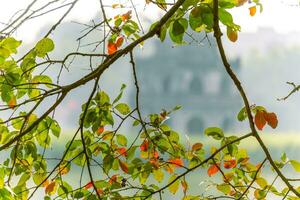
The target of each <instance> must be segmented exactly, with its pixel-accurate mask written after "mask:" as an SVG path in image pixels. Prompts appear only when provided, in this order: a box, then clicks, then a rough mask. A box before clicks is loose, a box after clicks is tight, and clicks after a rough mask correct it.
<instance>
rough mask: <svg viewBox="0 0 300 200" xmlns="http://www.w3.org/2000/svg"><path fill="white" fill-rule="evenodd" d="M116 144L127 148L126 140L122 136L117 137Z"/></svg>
mask: <svg viewBox="0 0 300 200" xmlns="http://www.w3.org/2000/svg"><path fill="white" fill-rule="evenodd" d="M117 142H118V144H119V145H121V146H127V138H126V137H125V136H124V135H120V134H118V135H117Z"/></svg>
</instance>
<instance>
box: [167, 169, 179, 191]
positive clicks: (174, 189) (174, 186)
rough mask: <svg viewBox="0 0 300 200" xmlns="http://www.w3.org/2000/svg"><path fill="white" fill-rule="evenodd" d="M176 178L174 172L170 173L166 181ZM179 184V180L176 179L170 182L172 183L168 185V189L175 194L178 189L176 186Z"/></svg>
mask: <svg viewBox="0 0 300 200" xmlns="http://www.w3.org/2000/svg"><path fill="white" fill-rule="evenodd" d="M176 178H177V176H176V175H175V174H174V175H172V176H171V177H170V178H169V181H168V183H171V182H173V181H174V180H175V179H176ZM179 184H180V182H179V180H178V179H177V180H176V181H175V182H174V183H172V184H171V185H170V186H169V187H168V189H169V191H170V192H171V193H172V194H176V192H177V190H178V188H179Z"/></svg>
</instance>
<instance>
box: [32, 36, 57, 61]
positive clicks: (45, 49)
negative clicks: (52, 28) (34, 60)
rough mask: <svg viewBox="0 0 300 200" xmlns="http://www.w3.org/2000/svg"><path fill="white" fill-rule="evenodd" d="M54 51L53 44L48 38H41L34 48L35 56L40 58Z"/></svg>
mask: <svg viewBox="0 0 300 200" xmlns="http://www.w3.org/2000/svg"><path fill="white" fill-rule="evenodd" d="M53 49H54V42H53V41H52V40H51V39H49V38H43V39H42V40H40V41H39V42H38V43H37V44H36V46H35V52H36V55H37V56H38V57H40V58H43V57H45V55H46V54H47V53H49V52H50V51H52V50H53Z"/></svg>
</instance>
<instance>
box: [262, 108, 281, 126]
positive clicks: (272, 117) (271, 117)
mask: <svg viewBox="0 0 300 200" xmlns="http://www.w3.org/2000/svg"><path fill="white" fill-rule="evenodd" d="M264 118H265V120H266V121H267V122H268V125H269V126H271V127H272V128H273V129H275V128H276V127H277V125H278V119H277V116H276V114H275V113H273V112H272V113H267V112H265V113H264Z"/></svg>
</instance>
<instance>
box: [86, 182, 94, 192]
mask: <svg viewBox="0 0 300 200" xmlns="http://www.w3.org/2000/svg"><path fill="white" fill-rule="evenodd" d="M91 187H93V183H92V181H91V182H88V183H87V184H86V185H85V186H84V188H85V189H87V190H88V189H90V188H91Z"/></svg>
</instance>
